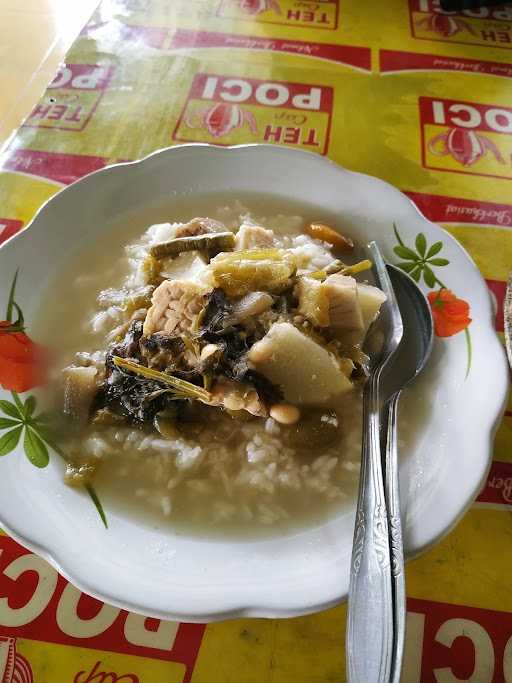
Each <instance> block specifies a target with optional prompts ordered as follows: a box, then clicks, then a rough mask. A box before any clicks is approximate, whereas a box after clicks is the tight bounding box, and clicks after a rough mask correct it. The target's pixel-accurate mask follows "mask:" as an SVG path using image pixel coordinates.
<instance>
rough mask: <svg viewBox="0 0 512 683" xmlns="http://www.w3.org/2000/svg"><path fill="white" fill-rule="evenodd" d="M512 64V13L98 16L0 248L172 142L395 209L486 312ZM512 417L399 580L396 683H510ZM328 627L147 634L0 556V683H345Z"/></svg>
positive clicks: (230, 9) (498, 225)
mask: <svg viewBox="0 0 512 683" xmlns="http://www.w3.org/2000/svg"><path fill="white" fill-rule="evenodd" d="M511 49H512V8H509V9H507V8H500V9H495V10H488V9H479V10H468V11H465V12H462V13H460V14H446V13H443V12H442V11H441V10H440V6H439V2H438V0H389V1H388V2H378V1H377V0H369V2H366V3H359V2H357V1H356V0H343V1H342V0H318V1H316V2H313V1H310V0H172V1H170V0H105V1H104V2H103V3H102V4H101V5H100V7H99V9H98V10H97V12H96V13H95V14H94V16H93V17H92V18H91V20H90V21H89V23H88V24H87V26H86V27H85V28H84V30H83V31H82V33H81V35H80V36H79V38H78V40H77V41H76V42H75V44H74V45H73V46H72V48H71V50H70V51H69V53H68V54H67V56H66V62H65V64H64V65H63V66H62V68H61V69H60V70H59V72H58V74H57V75H56V77H55V79H54V81H53V82H52V83H51V84H50V85H49V87H48V90H47V91H46V94H45V95H44V97H43V98H42V99H41V101H40V102H39V104H38V105H37V106H36V107H35V109H34V110H33V111H32V113H31V114H30V116H29V117H28V118H27V120H26V122H25V124H24V125H23V127H22V128H21V129H20V130H19V132H18V134H17V135H16V137H15V138H14V140H13V141H12V143H11V145H10V147H9V148H8V149H7V150H6V151H5V153H4V154H3V156H2V157H1V159H0V164H1V171H0V242H1V241H3V240H5V239H7V238H8V237H9V236H10V235H12V234H14V233H15V232H16V231H17V230H19V229H22V228H23V226H24V225H25V224H26V223H27V222H28V221H29V220H30V218H31V216H32V215H33V214H34V212H35V210H36V209H37V208H38V207H39V206H40V205H41V203H42V202H43V201H45V200H46V199H47V198H48V197H50V196H51V195H52V194H54V193H55V192H56V191H58V190H59V189H60V188H61V187H62V186H63V185H66V184H68V183H70V182H72V181H73V180H75V179H77V178H79V177H80V176H82V175H84V174H86V173H88V172H90V171H92V170H95V169H97V168H101V167H103V166H105V165H107V164H110V163H113V162H115V161H119V160H129V159H136V158H139V157H141V156H143V155H145V154H147V153H149V152H151V151H153V150H155V149H157V148H160V147H165V146H168V145H173V144H177V143H180V142H185V141H204V142H213V143H216V144H222V145H227V144H234V143H239V142H263V141H265V142H272V143H277V144H282V145H287V146H292V147H299V148H303V149H309V150H312V151H314V152H316V153H318V154H322V155H327V156H329V157H331V158H333V159H335V160H336V161H338V162H339V163H341V164H343V165H345V166H347V167H348V168H351V169H354V170H358V171H363V172H365V173H370V174H373V175H376V176H379V177H381V178H384V179H386V180H388V181H389V182H391V183H393V184H394V185H396V186H397V187H399V188H400V189H402V190H404V191H405V192H407V194H409V196H410V197H411V198H412V199H413V200H414V201H415V202H416V203H417V204H418V206H419V208H420V209H421V210H422V211H423V212H424V214H425V215H426V216H427V217H428V218H430V219H432V220H434V221H436V222H439V223H441V224H442V225H443V226H445V227H446V228H447V229H448V230H449V231H450V232H451V233H452V234H453V235H454V236H455V237H456V238H457V239H458V240H460V242H461V243H462V244H463V245H464V247H466V249H467V250H468V251H469V252H470V254H471V255H472V257H473V258H474V259H475V261H476V263H477V264H478V266H479V268H480V269H481V271H482V274H483V276H484V278H486V280H487V283H488V285H489V288H490V290H491V292H492V293H493V295H494V296H495V297H496V300H497V302H498V305H499V307H501V304H502V301H503V295H504V289H505V280H506V276H507V272H508V269H509V267H510V266H511V265H512V198H511V185H510V180H511V179H512V163H511V162H512V155H511V153H512V81H511V79H512V64H511V59H510V58H511V55H512V52H510V50H511ZM227 114H229V116H228V115H227ZM250 114H252V115H253V119H254V124H253V125H250V123H251V121H252V119H251V117H250ZM226 121H227V122H228V123H226ZM496 326H497V329H498V331H499V332H500V333H502V331H503V319H502V317H501V316H500V315H498V317H497V321H496ZM511 416H512V413H507V415H506V416H505V418H504V421H503V423H502V425H501V426H500V428H499V431H498V434H497V438H496V444H495V451H494V461H493V464H492V468H491V471H490V474H489V477H488V479H487V482H486V484H485V486H484V488H483V490H482V492H481V493H480V495H479V497H478V499H477V501H476V503H475V504H474V505H473V506H472V507H471V509H470V510H469V511H468V513H467V514H466V515H465V517H464V518H463V519H462V521H461V522H460V523H459V524H458V526H457V527H456V528H455V529H454V530H453V531H452V532H451V533H450V534H449V535H448V536H447V537H446V538H445V539H444V540H443V541H442V542H441V543H439V544H438V545H437V546H436V547H435V548H434V549H432V550H431V551H429V552H428V553H427V554H426V555H424V556H423V557H421V558H420V559H417V560H415V561H413V562H411V563H410V564H409V566H408V569H407V586H408V596H409V598H408V634H407V646H406V656H405V665H404V674H403V680H404V681H407V682H411V683H415V682H416V681H421V682H422V683H423V682H425V683H426V682H430V681H432V682H433V681H438V682H443V683H448V682H450V681H460V680H462V681H475V682H478V683H487V682H489V683H490V682H493V683H498V682H501V681H507V682H510V681H512V591H511V590H510V583H511V581H510V578H509V577H510V566H511V559H512V524H511V522H512V520H511V516H510V511H511V509H512V455H511V450H510V449H511V446H512V433H511V428H512V421H511ZM453 486H454V487H456V486H457V481H454V482H453ZM345 609H346V608H345V606H340V607H339V608H336V609H333V610H331V611H328V612H324V613H322V614H317V615H314V616H308V617H304V618H298V619H290V620H282V621H279V620H268V621H267V620H240V621H230V622H226V623H221V624H214V625H209V626H206V627H205V626H202V625H190V624H173V623H165V622H159V621H158V620H155V619H144V618H143V617H140V616H136V615H133V614H128V613H126V612H123V611H119V610H117V609H115V608H113V607H110V606H108V605H103V604H101V603H98V601H96V600H93V599H92V598H89V597H88V596H85V595H82V594H81V593H79V592H78V591H77V590H76V589H75V588H73V587H72V586H71V585H70V584H68V583H67V582H66V581H65V580H64V579H63V578H62V577H59V576H57V574H56V572H55V571H54V570H53V569H52V568H50V567H49V566H48V565H47V564H46V563H45V562H44V561H43V560H41V559H40V558H38V557H37V556H36V555H34V554H32V553H30V552H28V551H26V550H25V549H23V548H22V547H20V546H19V545H17V544H16V543H15V542H14V541H13V540H12V539H10V538H9V537H8V536H7V535H0V677H2V676H3V677H2V678H0V680H1V681H2V683H14V682H16V683H19V682H21V681H23V682H26V681H32V680H33V681H34V682H42V683H67V682H68V681H69V682H70V683H71V682H74V683H86V682H91V683H93V682H99V683H111V682H112V683H117V682H119V683H121V682H123V683H143V682H144V683H164V682H165V683H171V682H172V681H185V682H186V681H192V683H216V682H217V681H218V682H219V683H221V682H222V683H231V682H232V683H235V682H236V683H238V682H239V681H243V683H252V682H254V683H262V682H264V681H268V682H269V683H270V682H275V683H277V682H279V683H287V682H290V683H291V682H294V683H295V682H297V681H301V682H302V681H304V682H307V683H327V682H328V681H333V682H334V681H344V680H345V664H344V650H343V633H344V629H345Z"/></svg>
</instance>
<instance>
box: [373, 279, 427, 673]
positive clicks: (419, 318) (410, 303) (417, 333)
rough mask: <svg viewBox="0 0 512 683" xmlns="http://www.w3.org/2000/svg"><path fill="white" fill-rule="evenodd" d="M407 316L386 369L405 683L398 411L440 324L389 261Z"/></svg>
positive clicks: (399, 654) (392, 535)
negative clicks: (398, 341)
mask: <svg viewBox="0 0 512 683" xmlns="http://www.w3.org/2000/svg"><path fill="white" fill-rule="evenodd" d="M387 269H388V273H389V276H390V278H391V283H392V285H393V290H394V292H395V296H396V299H397V302H398V307H399V308H400V313H401V315H402V321H403V337H402V342H401V344H400V347H399V349H398V352H397V353H396V355H395V356H394V358H393V360H392V363H391V364H390V366H389V367H388V368H386V377H385V380H384V393H385V394H386V395H387V396H389V398H388V399H387V401H386V404H385V406H384V411H383V414H386V413H387V414H386V420H385V422H386V423H387V429H386V445H385V454H386V464H385V476H384V482H385V492H386V502H387V510H388V533H389V539H390V548H391V575H392V579H391V581H392V597H393V630H394V639H393V654H392V666H391V677H390V681H392V683H399V681H400V674H401V669H402V660H403V650H404V640H405V615H406V595H405V573H404V552H403V543H402V523H401V517H400V497H399V478H398V449H397V416H398V402H399V399H400V396H401V394H402V390H403V389H404V388H405V387H406V386H407V385H408V384H409V383H410V382H412V380H413V379H415V378H416V377H417V376H418V374H419V373H420V372H421V371H422V370H423V368H424V367H425V364H426V363H427V360H428V358H429V356H430V353H431V351H432V345H433V340H434V325H433V321H432V312H431V310H430V306H429V305H428V302H427V300H426V298H425V296H424V295H423V294H422V292H421V291H420V289H419V287H418V286H417V285H416V283H415V282H414V280H413V279H412V278H411V277H409V276H408V275H407V274H406V273H404V272H403V271H402V270H400V269H399V268H397V267H396V266H392V265H388V266H387Z"/></svg>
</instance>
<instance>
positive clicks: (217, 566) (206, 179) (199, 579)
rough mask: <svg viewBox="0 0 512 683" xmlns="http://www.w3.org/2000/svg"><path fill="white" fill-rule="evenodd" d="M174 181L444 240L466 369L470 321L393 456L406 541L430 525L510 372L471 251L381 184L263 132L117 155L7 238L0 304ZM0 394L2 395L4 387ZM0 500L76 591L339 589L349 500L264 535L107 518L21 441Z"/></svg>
mask: <svg viewBox="0 0 512 683" xmlns="http://www.w3.org/2000/svg"><path fill="white" fill-rule="evenodd" d="M171 188H172V190H173V191H174V192H177V193H178V194H181V193H196V194H201V193H204V192H208V193H210V192H216V191H218V192H222V193H225V192H226V191H227V190H229V191H231V192H232V196H233V198H236V197H237V196H239V195H243V194H244V192H247V191H257V192H265V193H270V194H273V195H279V196H280V197H282V198H283V202H286V201H290V200H291V201H293V200H294V199H297V198H298V199H300V200H305V199H309V201H310V202H312V203H313V204H315V205H316V206H318V209H319V215H322V212H323V211H325V210H327V211H329V212H331V213H335V214H337V215H339V216H340V220H342V221H343V225H345V226H346V227H347V230H348V231H349V233H350V234H352V236H353V237H355V238H356V239H357V240H358V241H359V242H361V243H364V242H366V241H368V240H370V239H377V241H378V242H379V244H380V246H381V247H382V249H383V251H384V253H385V255H386V256H387V257H388V258H389V260H391V261H393V262H397V261H398V260H400V259H398V258H397V256H396V254H395V253H394V251H393V250H394V247H396V245H397V241H396V237H395V235H394V233H393V228H392V225H393V223H395V224H396V225H397V228H398V230H399V233H400V236H401V238H402V241H403V242H404V243H405V244H406V245H408V246H409V247H413V248H414V244H415V239H416V236H417V235H418V234H419V233H423V234H424V235H425V238H426V241H427V244H428V246H429V247H430V246H431V245H432V244H433V243H436V242H438V241H440V242H442V244H443V247H442V251H441V252H439V253H438V254H437V258H440V257H442V258H444V259H447V260H449V262H450V263H449V265H446V264H445V265H444V266H435V264H433V265H434V268H433V270H434V272H435V273H436V274H437V276H438V277H439V278H440V279H441V280H442V281H443V282H444V283H445V285H446V286H447V287H449V288H450V289H451V290H453V291H454V292H455V293H456V294H457V296H458V297H461V298H462V299H465V300H467V301H468V302H469V303H470V306H471V317H472V320H473V322H472V323H471V325H470V327H469V331H470V334H471V340H472V346H473V359H472V365H471V369H470V372H469V374H468V376H467V379H466V378H465V374H466V360H467V355H466V353H467V347H466V337H465V333H464V332H460V333H459V334H456V335H454V336H452V337H449V338H447V339H445V340H440V339H437V340H436V344H435V349H434V353H433V357H432V359H431V361H430V363H429V365H428V368H427V370H426V372H425V377H424V378H423V379H422V380H421V382H422V383H421V386H420V388H419V389H417V390H416V392H413V394H412V395H411V396H409V397H408V398H406V399H405V400H406V401H407V400H409V401H413V400H416V401H418V402H419V403H421V402H422V401H423V410H424V412H425V410H426V415H425V416H424V419H423V421H422V423H421V426H420V428H419V430H418V432H417V434H416V437H415V439H414V443H413V446H412V447H411V448H410V449H408V452H407V453H404V454H403V456H404V457H403V460H402V466H401V482H402V491H403V499H404V510H405V542H406V549H407V554H408V555H409V556H412V555H415V554H417V553H419V552H420V551H422V550H424V549H425V548H427V547H428V546H430V545H432V544H433V543H435V542H436V541H437V540H439V538H440V537H441V536H442V535H443V534H445V533H446V532H447V531H448V530H449V529H450V528H451V527H452V526H453V524H454V523H455V522H456V521H457V519H458V518H459V517H460V516H461V515H462V514H463V512H464V511H465V510H466V509H467V507H468V506H469V505H470V503H471V502H472V500H473V499H474V497H475V496H476V494H477V492H478V490H479V488H480V486H481V484H482V482H483V480H484V477H485V476H486V473H487V470H488V465H489V461H490V454H491V449H492V441H493V433H494V429H495V426H496V424H497V421H498V419H499V417H500V414H501V412H502V410H503V408H504V401H505V396H506V390H507V375H508V373H507V366H506V362H505V357H504V354H503V351H502V347H501V345H500V343H499V340H498V338H497V336H496V334H495V332H494V326H493V311H492V306H491V300H490V297H489V294H488V291H487V288H486V286H485V284H484V282H483V280H482V278H481V276H480V274H479V272H478V270H477V268H476V266H475V265H474V263H473V262H472V261H471V259H470V258H469V256H468V255H467V254H466V252H465V251H464V250H463V249H462V248H461V247H460V245H459V244H458V243H457V242H456V241H455V240H454V239H452V238H451V237H450V236H449V235H448V233H446V232H445V231H444V230H442V229H441V228H440V227H439V226H437V225H434V224H433V223H430V222H429V221H427V220H426V219H425V218H424V217H423V216H422V215H421V214H420V213H419V212H418V210H417V209H416V208H415V207H414V205H413V204H412V203H411V202H410V201H409V200H408V199H407V198H406V197H405V196H404V195H403V194H401V193H400V192H399V191H397V190H396V189H394V188H393V187H391V186H390V185H388V184H386V183H384V182H382V181H380V180H377V179H375V178H371V177H369V176H365V175H361V174H358V173H352V172H349V171H346V170H344V169H342V168H340V167H339V166H337V165H336V164H334V163H332V162H330V161H328V160H326V159H324V158H322V157H320V156H316V155H313V154H309V153H306V152H302V151H296V150H290V149H286V148H283V147H276V146H266V145H255V146H240V147H232V148H221V147H213V146H208V145H185V146H182V147H174V148H172V149H166V150H162V151H159V152H156V153H155V154H152V155H151V156H149V157H147V158H146V159H143V160H142V161H139V162H134V163H128V164H120V165H118V166H111V167H110V168H107V169H104V170H101V171H98V172H96V173H92V174H91V175H89V176H87V177H85V178H83V179H82V180H80V181H78V182H77V183H74V184H73V185H71V186H69V187H68V188H66V189H64V190H63V191H62V192H60V193H59V194H57V195H56V196H55V197H53V198H52V199H51V200H50V201H49V202H48V203H47V204H45V206H44V207H43V208H42V209H41V210H40V211H39V213H38V214H37V216H36V217H35V219H34V220H33V222H32V224H31V226H30V228H29V229H27V230H24V231H23V232H22V233H21V234H19V235H18V236H16V237H14V238H12V239H11V240H9V241H8V242H7V243H6V244H5V245H4V247H3V248H2V249H1V250H0V311H1V312H2V313H3V310H4V309H5V303H6V301H7V296H8V289H9V286H10V283H11V281H12V278H13V275H14V272H15V270H16V268H17V267H18V266H20V267H21V268H22V271H21V276H20V279H19V284H18V289H17V299H18V302H19V303H20V304H22V305H23V309H24V313H25V317H26V319H27V321H30V320H32V319H33V318H34V315H35V312H36V310H37V308H38V305H39V302H40V297H41V291H42V289H41V285H42V284H44V283H45V282H46V281H47V279H48V274H49V273H52V272H55V271H56V270H58V269H60V268H62V266H63V264H64V263H65V261H66V258H67V257H68V255H69V253H70V252H71V251H72V250H73V249H74V248H75V247H76V245H77V243H78V242H79V241H80V240H84V239H86V240H87V239H91V238H93V237H94V235H97V234H100V233H101V231H102V229H103V226H104V225H105V224H106V222H107V221H109V220H111V219H113V218H115V217H116V216H118V215H119V214H120V213H121V212H124V211H129V210H132V209H134V208H136V207H137V208H139V209H140V208H141V207H144V206H148V207H149V206H151V205H153V204H155V203H159V202H161V201H163V200H165V198H168V197H169V193H170V189H171ZM169 218H170V219H173V218H176V219H179V217H172V216H170V217H169ZM433 258H435V256H434V257H433ZM423 288H424V290H425V291H426V290H428V287H426V286H425V285H423ZM65 295H66V294H65V292H63V296H65ZM0 317H1V316H0ZM29 332H30V330H29ZM1 362H2V361H1V359H0V363H1ZM0 399H4V400H5V399H7V400H11V396H10V394H9V393H8V392H6V391H3V390H0ZM4 417H5V416H4ZM1 433H4V432H1ZM0 500H1V508H0V517H1V523H2V526H4V527H5V529H6V530H7V531H8V532H9V533H11V534H12V535H13V536H14V537H15V538H16V539H18V540H19V541H20V543H22V544H23V545H25V546H27V547H29V548H31V549H33V550H34V551H35V552H37V553H39V554H40V555H42V556H43V557H45V558H46V559H47V560H48V561H49V562H50V563H51V564H52V565H54V566H55V567H56V569H58V571H60V572H61V573H62V574H63V575H64V576H65V577H66V578H68V579H69V580H70V581H71V582H72V583H74V584H75V585H76V586H78V587H79V588H81V589H82V590H84V591H85V592H87V593H89V594H91V595H93V596H96V597H98V598H100V599H101V600H104V601H106V602H108V603H112V604H114V605H118V606H120V607H123V608H126V609H128V610H133V611H137V612H141V613H144V614H148V615H153V616H156V617H160V618H163V619H180V620H184V621H208V620H215V619H222V618H228V617H240V616H267V617H271V616H272V617H275V616H278V617H282V616H293V615H299V614H304V613H308V612H313V611H316V610H320V609H323V608H327V607H330V606H332V605H334V604H335V603H337V602H339V601H340V600H342V599H343V598H345V597H346V594H347V590H348V583H349V558H350V552H351V545H352V529H353V515H354V505H355V501H350V503H349V504H347V506H346V507H345V509H344V510H343V511H342V512H341V514H340V515H339V517H337V518H336V519H332V520H331V521H330V522H329V523H326V524H324V525H323V526H321V527H319V528H316V529H309V530H306V531H303V532H301V533H296V534H295V535H289V536H285V537H282V538H271V539H268V540H259V541H250V542H245V541H236V542H235V541H228V540H225V541H223V540H220V541H219V540H201V539H197V538H192V537H187V536H184V535H174V534H173V533H172V532H170V531H169V530H168V529H167V531H164V530H163V529H158V528H148V527H147V526H143V525H139V524H137V523H136V522H134V521H133V520H129V519H126V518H124V517H122V516H121V515H118V514H116V513H115V512H113V511H111V510H109V529H108V530H107V529H104V528H103V527H102V526H101V524H100V522H99V519H98V516H97V514H96V512H95V510H94V508H93V507H92V505H91V503H90V500H89V499H88V498H86V497H85V496H83V495H80V494H77V493H76V492H75V491H74V490H71V489H69V488H67V487H66V486H65V485H64V484H63V483H62V463H61V462H60V461H59V458H58V457H56V456H55V455H53V456H52V458H51V461H50V464H49V466H48V467H46V468H45V469H38V468H36V467H34V466H32V465H31V464H30V462H29V461H28V460H27V458H26V457H25V456H24V453H23V448H22V445H21V444H20V445H18V447H17V448H16V449H15V450H14V451H12V452H11V453H9V454H8V455H6V456H5V457H2V458H0Z"/></svg>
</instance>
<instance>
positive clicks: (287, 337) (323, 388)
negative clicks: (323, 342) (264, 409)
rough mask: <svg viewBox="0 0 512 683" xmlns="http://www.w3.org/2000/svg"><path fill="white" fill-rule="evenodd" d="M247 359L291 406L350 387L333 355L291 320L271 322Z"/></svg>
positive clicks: (317, 401) (325, 398)
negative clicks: (277, 389) (288, 321)
mask: <svg viewBox="0 0 512 683" xmlns="http://www.w3.org/2000/svg"><path fill="white" fill-rule="evenodd" d="M248 360H249V363H250V366H251V367H252V368H254V369H255V370H256V371H257V372H259V373H260V374H262V375H263V376H264V377H266V378H267V379H268V380H270V381H271V382H272V383H273V384H275V385H276V386H278V387H279V388H280V389H281V390H282V392H283V395H284V399H285V401H287V402H289V403H291V404H293V405H301V404H321V403H325V402H327V401H329V400H331V399H332V398H334V397H336V396H339V395H341V394H343V393H344V392H346V391H349V390H350V389H351V388H352V383H351V382H350V380H349V379H348V378H347V377H346V376H345V375H344V374H343V372H342V371H341V369H340V366H339V364H338V362H337V359H336V358H335V356H334V355H333V354H332V353H330V352H329V351H327V349H324V348H323V347H322V346H320V344H317V343H316V342H315V341H314V340H313V339H311V338H310V337H307V336H306V335H305V334H303V333H302V332H300V331H299V330H298V329H297V328H296V327H294V326H293V325H292V324H291V323H287V322H283V323H274V324H273V325H272V327H271V328H270V330H269V331H268V332H267V334H266V335H265V337H263V339H261V340H260V341H259V342H256V344H254V345H253V346H252V347H251V349H250V350H249V353H248Z"/></svg>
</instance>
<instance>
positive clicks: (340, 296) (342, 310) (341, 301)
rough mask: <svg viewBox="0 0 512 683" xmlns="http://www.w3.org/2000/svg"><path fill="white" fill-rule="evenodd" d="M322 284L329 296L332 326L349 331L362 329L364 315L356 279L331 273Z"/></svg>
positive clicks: (330, 322)
mask: <svg viewBox="0 0 512 683" xmlns="http://www.w3.org/2000/svg"><path fill="white" fill-rule="evenodd" d="M322 286H323V287H325V289H326V291H327V296H328V298H329V325H330V327H333V328H336V329H342V330H347V331H359V330H362V329H363V316H362V313H361V306H360V305H359V297H358V292H357V282H356V281H355V279H354V278H353V277H350V276H348V275H338V274H336V275H329V277H328V278H327V279H326V280H325V282H324V283H322Z"/></svg>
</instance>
